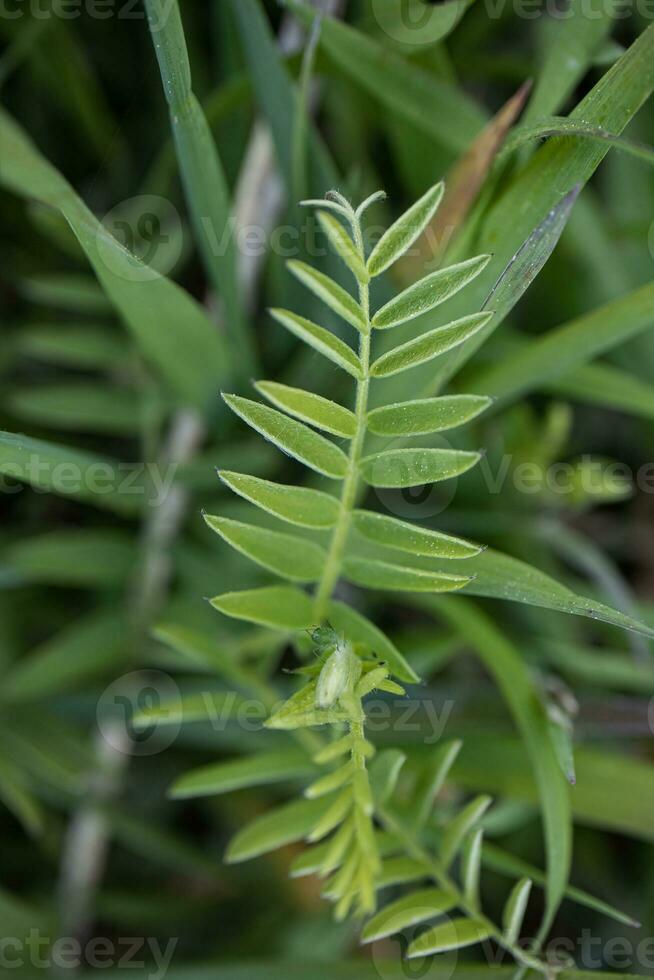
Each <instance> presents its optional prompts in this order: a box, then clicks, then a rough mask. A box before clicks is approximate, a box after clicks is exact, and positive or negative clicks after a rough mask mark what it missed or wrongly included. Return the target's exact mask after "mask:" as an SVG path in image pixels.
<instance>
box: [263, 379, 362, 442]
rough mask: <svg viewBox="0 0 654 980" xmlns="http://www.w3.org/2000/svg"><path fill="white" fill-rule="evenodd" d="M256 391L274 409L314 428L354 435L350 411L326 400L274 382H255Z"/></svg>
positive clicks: (333, 433) (345, 436)
mask: <svg viewBox="0 0 654 980" xmlns="http://www.w3.org/2000/svg"><path fill="white" fill-rule="evenodd" d="M255 388H256V389H257V391H258V392H260V394H262V395H263V396H264V397H265V398H267V399H268V401H271V402H272V403H273V405H276V406H277V408H281V409H283V410H284V411H286V412H288V413H289V415H294V416H295V417H296V418H298V419H301V420H302V421H303V422H308V423H309V424H310V425H315V426H316V428H317V429H323V430H324V431H325V432H331V433H332V435H335V436H343V438H345V439H351V438H352V436H353V435H354V432H355V428H356V421H355V418H354V415H353V414H352V412H350V410H349V409H347V408H343V406H342V405H338V404H337V403H336V402H333V401H330V399H329V398H323V397H322V395H314V393H313V392H312V391H304V390H303V389H302V388H290V387H289V386H288V385H283V384H279V383H277V382H276V381H257V382H256V384H255Z"/></svg>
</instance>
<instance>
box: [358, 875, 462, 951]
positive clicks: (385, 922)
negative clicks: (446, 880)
mask: <svg viewBox="0 0 654 980" xmlns="http://www.w3.org/2000/svg"><path fill="white" fill-rule="evenodd" d="M454 904H455V899H454V898H453V897H452V895H451V894H450V893H449V892H446V891H444V890H443V889H442V888H423V889H421V890H419V891H415V892H410V894H408V895H404V896H403V897H402V898H398V899H397V901H395V902H390V903H389V904H388V905H385V906H384V908H383V909H382V910H381V912H378V913H377V914H376V915H374V916H373V917H372V919H370V920H369V921H368V922H367V923H366V925H365V926H364V928H363V931H362V933H361V941H362V942H363V943H373V942H376V941H377V940H378V939H384V938H385V937H386V936H392V935H394V934H395V933H396V932H402V930H403V929H406V928H407V926H417V925H420V924H421V923H422V922H427V921H428V920H429V919H435V918H436V916H437V915H440V914H441V913H443V912H449V910H450V909H451V908H452V907H453V906H454Z"/></svg>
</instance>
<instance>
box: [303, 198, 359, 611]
mask: <svg viewBox="0 0 654 980" xmlns="http://www.w3.org/2000/svg"><path fill="white" fill-rule="evenodd" d="M351 222H352V228H353V231H354V237H355V243H356V245H357V248H358V250H359V254H360V255H361V258H362V259H363V261H364V263H365V249H364V245H363V235H362V233H361V224H360V222H359V219H358V218H357V217H356V215H355V214H354V212H352V215H351ZM359 304H360V306H361V309H362V310H363V316H364V320H365V330H364V331H362V333H361V335H360V338H359V360H360V362H361V378H360V379H359V380H358V381H357V391H356V403H355V408H354V416H355V431H354V436H353V437H352V442H351V443H350V452H349V456H348V466H347V473H346V475H345V479H344V481H343V491H342V493H341V508H340V513H339V516H338V520H337V522H336V525H335V527H334V530H333V532H332V538H331V542H330V545H329V550H328V552H327V558H326V560H325V568H324V570H323V573H322V578H321V580H320V583H319V584H318V587H317V590H316V596H315V607H314V608H315V617H316V622H322V621H323V620H324V619H325V618H326V616H327V613H328V610H329V601H330V599H331V597H332V594H333V592H334V588H335V586H336V583H337V581H338V579H339V576H340V574H341V565H342V563H343V556H344V554H345V547H346V545H347V539H348V535H349V533H350V527H351V524H352V511H353V510H354V505H355V504H356V499H357V492H358V489H359V462H360V460H361V455H362V451H363V442H364V439H365V435H366V413H367V411H368V392H369V389H370V330H371V328H370V289H369V286H368V282H367V281H365V282H364V281H362V280H359Z"/></svg>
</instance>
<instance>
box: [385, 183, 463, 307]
mask: <svg viewBox="0 0 654 980" xmlns="http://www.w3.org/2000/svg"><path fill="white" fill-rule="evenodd" d="M444 190H445V185H444V184H443V181H440V182H439V183H438V184H436V185H435V186H434V187H432V188H430V189H429V190H428V191H427V193H426V194H425V195H423V197H421V198H420V200H418V201H416V203H415V204H414V205H412V206H411V207H410V208H409V210H408V211H405V213H404V214H403V215H402V216H401V217H400V218H398V219H397V221H396V222H395V223H394V224H392V225H391V227H390V228H388V229H387V231H385V232H384V234H383V235H382V237H381V238H380V239H379V241H378V242H377V244H376V245H375V247H374V249H373V250H372V252H371V254H370V257H369V259H368V273H369V275H371V276H379V275H381V273H382V272H385V271H386V269H388V268H389V267H390V266H391V265H393V263H394V262H396V261H397V259H399V258H400V256H401V255H404V253H405V252H406V251H407V250H408V249H409V248H411V246H412V245H413V243H414V242H415V241H416V239H417V238H418V237H419V236H420V235H421V234H422V232H423V231H424V230H425V228H426V226H427V225H428V224H429V222H430V221H431V219H432V218H433V217H434V214H435V213H436V209H437V208H438V205H439V204H440V203H441V200H442V197H443V192H444ZM373 322H374V321H373Z"/></svg>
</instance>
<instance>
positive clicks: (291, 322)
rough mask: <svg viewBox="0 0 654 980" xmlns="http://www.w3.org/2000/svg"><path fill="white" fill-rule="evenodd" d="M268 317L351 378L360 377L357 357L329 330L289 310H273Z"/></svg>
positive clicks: (359, 365)
mask: <svg viewBox="0 0 654 980" xmlns="http://www.w3.org/2000/svg"><path fill="white" fill-rule="evenodd" d="M270 315H271V316H272V317H273V318H274V319H275V320H277V322H278V323H281V325H282V326H283V327H286V329H287V330H290V332H291V333H292V334H295V336H296V337H299V338H300V340H303V341H304V343H305V344H309V346H310V347H313V348H314V350H317V351H318V353H319V354H322V355H323V357H327V358H328V359H329V360H330V361H333V362H334V364H337V365H338V366H339V367H340V368H343V370H344V371H347V372H348V374H351V375H352V376H353V377H355V378H360V377H361V364H360V362H359V358H358V357H357V355H356V354H355V353H354V351H353V350H352V348H351V347H348V345H347V344H346V343H344V342H343V341H342V340H339V338H338V337H335V336H334V334H332V333H330V332H329V330H325V328H324V327H319V326H318V325H317V324H316V323H312V322H311V320H307V319H306V318H305V317H303V316H298V315H297V313H291V312H290V311H289V310H277V309H273V310H270Z"/></svg>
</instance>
